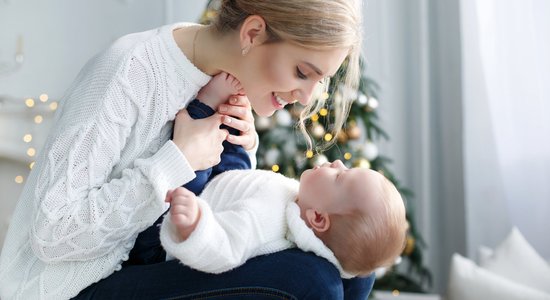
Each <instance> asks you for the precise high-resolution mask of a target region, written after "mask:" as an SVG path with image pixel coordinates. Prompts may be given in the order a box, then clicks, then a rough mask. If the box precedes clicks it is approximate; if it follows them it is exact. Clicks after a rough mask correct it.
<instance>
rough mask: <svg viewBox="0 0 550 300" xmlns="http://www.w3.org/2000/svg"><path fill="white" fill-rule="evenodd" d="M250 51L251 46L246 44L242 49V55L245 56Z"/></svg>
mask: <svg viewBox="0 0 550 300" xmlns="http://www.w3.org/2000/svg"><path fill="white" fill-rule="evenodd" d="M248 51H250V46H246V47H244V48H243V49H242V50H241V54H242V56H245V55H247V54H248Z"/></svg>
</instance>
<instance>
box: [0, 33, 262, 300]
mask: <svg viewBox="0 0 550 300" xmlns="http://www.w3.org/2000/svg"><path fill="white" fill-rule="evenodd" d="M182 26H188V24H174V25H169V26H164V27H162V28H159V29H155V30H150V31H146V32H141V33H135V34H129V35H127V36H124V37H122V38H120V39H119V40H117V41H116V42H115V43H114V44H113V45H112V46H111V47H110V48H108V49H107V50H105V51H103V52H102V53H100V54H98V55H97V56H95V57H94V58H92V59H91V60H90V61H89V62H88V63H87V64H86V65H85V66H84V68H83V69H82V71H81V72H80V74H79V75H78V76H77V78H76V80H75V82H74V83H73V84H72V85H71V87H70V88H69V89H68V91H67V93H66V95H65V96H64V97H63V99H62V100H61V101H60V106H59V110H58V112H57V115H56V122H55V124H54V126H53V127H52V129H51V132H50V135H49V137H48V139H47V141H46V143H45V146H44V148H43V150H42V151H41V155H40V157H39V158H38V159H37V161H36V164H35V166H34V168H33V170H32V172H31V174H30V176H29V178H28V181H27V183H26V185H25V188H24V190H23V192H22V195H21V197H20V199H19V202H18V204H17V207H16V209H15V212H14V215H13V217H12V223H11V226H10V229H9V231H8V234H7V237H6V240H5V242H4V248H3V250H2V255H1V257H0V298H1V299H5V300H7V299H67V298H70V297H73V296H75V295H77V294H78V292H79V291H81V290H82V289H84V288H85V287H87V286H89V285H90V284H92V283H94V282H96V281H98V280H100V279H102V278H105V277H107V276H108V275H110V274H111V273H113V272H114V271H115V270H117V269H119V268H120V264H121V262H122V261H123V260H125V259H127V257H128V253H129V251H130V250H131V248H132V247H133V244H134V240H135V238H136V236H137V234H138V233H139V232H140V231H142V230H143V229H145V228H147V227H148V226H149V225H151V224H152V223H153V222H154V221H155V220H156V219H157V218H158V217H159V216H160V215H161V214H162V213H163V212H164V211H165V210H166V206H165V203H164V197H165V194H166V191H167V190H168V189H173V188H176V187H178V186H181V185H182V184H185V183H186V182H188V181H190V180H191V179H193V178H194V176H195V175H194V172H193V170H192V169H191V167H190V165H189V164H188V162H187V160H186V159H185V157H184V156H183V154H182V153H181V151H180V150H179V149H178V148H177V147H176V145H175V144H174V143H173V142H172V141H170V140H169V138H170V135H171V130H172V125H173V122H172V121H173V120H174V118H175V115H176V113H177V112H178V111H179V110H180V109H182V108H183V107H185V106H186V105H187V103H188V102H190V101H191V100H192V99H193V98H194V97H195V95H196V94H197V92H198V90H199V89H200V88H201V87H202V86H203V85H205V84H206V83H207V82H208V81H209V80H210V76H208V75H206V74H204V73H203V72H201V71H200V70H198V69H197V68H196V67H195V66H193V65H192V64H191V62H190V61H189V60H188V59H187V58H186V57H185V56H184V54H183V53H182V52H181V50H180V49H179V48H178V46H177V45H176V43H175V41H174V38H173V35H172V31H173V30H174V29H175V28H177V27H182ZM252 154H254V153H252ZM253 158H254V156H253V155H252V157H251V159H252V161H254V159H253Z"/></svg>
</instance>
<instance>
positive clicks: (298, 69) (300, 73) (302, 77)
mask: <svg viewBox="0 0 550 300" xmlns="http://www.w3.org/2000/svg"><path fill="white" fill-rule="evenodd" d="M296 76H298V78H300V79H307V76H306V74H304V73H302V71H300V68H298V67H296Z"/></svg>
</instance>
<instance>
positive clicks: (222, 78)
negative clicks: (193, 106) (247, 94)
mask: <svg viewBox="0 0 550 300" xmlns="http://www.w3.org/2000/svg"><path fill="white" fill-rule="evenodd" d="M241 93H242V87H241V83H240V82H239V81H238V80H237V79H236V78H235V77H233V76H232V75H230V74H227V73H225V72H222V73H220V74H218V75H216V76H214V77H213V78H212V79H211V80H210V81H209V82H208V83H207V84H206V85H205V86H203V87H202V89H200V91H199V93H198V95H197V99H199V101H201V102H202V103H204V104H206V105H208V106H210V107H212V108H213V109H217V108H218V105H220V104H222V103H224V102H226V101H227V100H228V99H229V96H231V95H237V94H241Z"/></svg>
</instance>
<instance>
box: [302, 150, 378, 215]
mask: <svg viewBox="0 0 550 300" xmlns="http://www.w3.org/2000/svg"><path fill="white" fill-rule="evenodd" d="M382 180H384V177H383V176H382V175H381V174H380V173H378V172H376V171H374V170H370V169H364V168H352V169H349V168H347V167H346V166H345V165H344V164H343V163H342V162H341V161H340V160H337V161H334V162H332V163H325V164H323V165H321V166H318V167H315V168H313V169H309V170H306V171H304V173H302V176H301V177H300V191H299V194H298V199H299V205H300V207H302V208H315V209H316V210H319V211H322V212H328V213H346V212H350V211H351V210H353V209H360V210H361V211H368V212H372V211H374V210H376V211H377V210H378V209H379V208H380V205H381V203H379V202H380V201H379V199H380V198H381V197H379V196H378V195H379V194H380V193H381V192H382Z"/></svg>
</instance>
